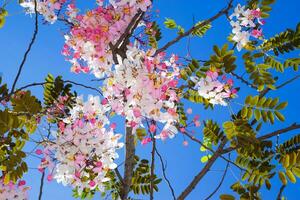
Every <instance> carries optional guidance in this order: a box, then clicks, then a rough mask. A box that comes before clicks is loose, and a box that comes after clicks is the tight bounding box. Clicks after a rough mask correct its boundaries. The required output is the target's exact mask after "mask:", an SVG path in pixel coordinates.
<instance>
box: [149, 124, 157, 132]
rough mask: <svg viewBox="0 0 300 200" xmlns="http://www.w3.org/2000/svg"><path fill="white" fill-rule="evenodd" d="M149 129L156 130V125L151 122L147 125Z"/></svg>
mask: <svg viewBox="0 0 300 200" xmlns="http://www.w3.org/2000/svg"><path fill="white" fill-rule="evenodd" d="M149 131H150V133H154V132H155V131H156V125H155V124H151V125H150V127H149Z"/></svg>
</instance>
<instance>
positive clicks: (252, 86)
mask: <svg viewBox="0 0 300 200" xmlns="http://www.w3.org/2000/svg"><path fill="white" fill-rule="evenodd" d="M231 75H232V76H234V77H235V78H236V79H238V80H240V81H241V82H242V83H245V84H246V85H247V86H249V87H250V88H253V89H256V90H257V87H256V86H255V85H253V84H252V83H250V82H249V81H247V80H245V79H244V78H243V77H241V76H239V75H237V74H236V73H234V72H231Z"/></svg>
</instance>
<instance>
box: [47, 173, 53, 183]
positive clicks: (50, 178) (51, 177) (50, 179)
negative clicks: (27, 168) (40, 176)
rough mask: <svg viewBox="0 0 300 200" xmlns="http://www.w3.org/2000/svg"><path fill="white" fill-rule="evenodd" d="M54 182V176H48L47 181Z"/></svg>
mask: <svg viewBox="0 0 300 200" xmlns="http://www.w3.org/2000/svg"><path fill="white" fill-rule="evenodd" d="M52 180H53V176H52V174H49V175H48V176H47V181H49V182H50V181H52Z"/></svg>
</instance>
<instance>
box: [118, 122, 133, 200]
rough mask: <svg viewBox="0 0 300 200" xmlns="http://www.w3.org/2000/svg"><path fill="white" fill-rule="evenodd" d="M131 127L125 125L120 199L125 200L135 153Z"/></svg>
mask: <svg viewBox="0 0 300 200" xmlns="http://www.w3.org/2000/svg"><path fill="white" fill-rule="evenodd" d="M132 131H133V129H132V128H131V127H126V143H125V149H126V155H125V169H124V178H123V182H124V185H123V188H122V192H121V194H122V196H121V199H122V200H125V199H127V197H128V193H129V191H130V186H131V184H132V175H133V168H134V155H135V146H134V134H133V132H132Z"/></svg>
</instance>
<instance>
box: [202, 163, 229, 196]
mask: <svg viewBox="0 0 300 200" xmlns="http://www.w3.org/2000/svg"><path fill="white" fill-rule="evenodd" d="M228 167H229V162H227V164H226V167H225V171H224V173H223V176H222V178H221V181H220V183H219V184H218V186H217V187H216V189H214V191H213V192H212V193H211V194H210V195H208V197H206V198H205V200H208V199H210V198H211V197H212V196H213V195H214V194H216V192H217V191H218V190H219V189H220V187H221V185H222V184H223V182H224V180H225V176H226V174H227V171H228Z"/></svg>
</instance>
